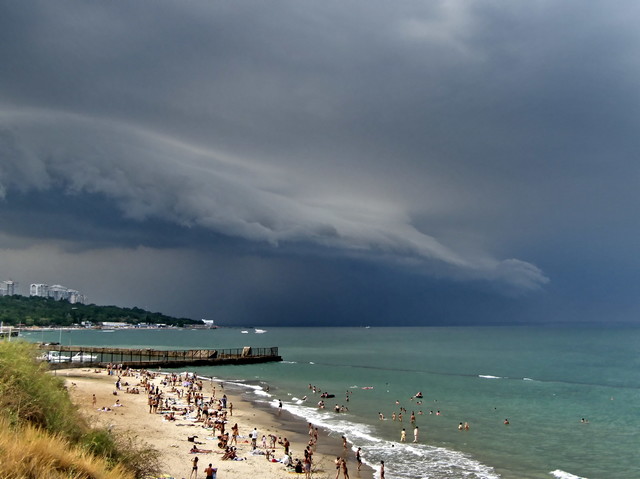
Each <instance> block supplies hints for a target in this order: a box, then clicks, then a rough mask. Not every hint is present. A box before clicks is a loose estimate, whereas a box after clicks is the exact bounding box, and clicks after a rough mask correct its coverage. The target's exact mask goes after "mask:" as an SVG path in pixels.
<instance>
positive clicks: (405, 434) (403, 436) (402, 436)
mask: <svg viewBox="0 0 640 479" xmlns="http://www.w3.org/2000/svg"><path fill="white" fill-rule="evenodd" d="M406 440H407V431H406V429H405V428H402V432H401V433H400V442H405V441H406Z"/></svg>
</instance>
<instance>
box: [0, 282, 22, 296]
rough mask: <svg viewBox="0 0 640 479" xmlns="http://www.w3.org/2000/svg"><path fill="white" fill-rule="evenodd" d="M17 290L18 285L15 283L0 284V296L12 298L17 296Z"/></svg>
mask: <svg viewBox="0 0 640 479" xmlns="http://www.w3.org/2000/svg"><path fill="white" fill-rule="evenodd" d="M17 290H18V283H16V282H15V281H11V280H9V281H3V282H2V283H0V296H13V295H14V294H17V293H16V291H17Z"/></svg>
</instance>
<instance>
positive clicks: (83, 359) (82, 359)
mask: <svg viewBox="0 0 640 479" xmlns="http://www.w3.org/2000/svg"><path fill="white" fill-rule="evenodd" d="M96 359H98V355H97V354H88V353H78V354H76V355H75V356H73V357H72V358H71V361H73V362H74V363H75V362H77V363H89V362H92V361H95V360H96Z"/></svg>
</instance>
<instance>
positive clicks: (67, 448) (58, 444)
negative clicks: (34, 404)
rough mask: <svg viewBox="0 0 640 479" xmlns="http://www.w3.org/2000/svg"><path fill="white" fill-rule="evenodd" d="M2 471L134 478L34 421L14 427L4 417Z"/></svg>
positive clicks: (27, 476)
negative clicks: (31, 423)
mask: <svg viewBox="0 0 640 479" xmlns="http://www.w3.org/2000/svg"><path fill="white" fill-rule="evenodd" d="M0 471H2V472H1V475H2V477H3V478H4V479H31V478H33V479H36V478H45V477H46V478H50V479H63V478H64V479H133V478H134V475H133V473H131V472H128V471H126V470H125V469H124V468H122V467H121V466H119V465H116V466H115V467H113V468H110V465H109V464H108V463H107V461H105V460H104V459H101V458H97V457H95V456H93V455H91V454H90V453H87V452H86V451H84V450H83V449H82V448H80V447H76V446H72V445H71V444H70V443H69V442H67V441H66V440H64V439H62V438H60V437H59V436H54V435H50V434H49V433H47V432H45V431H43V430H41V429H38V428H36V427H34V426H31V425H25V426H21V427H18V428H12V427H11V426H10V425H8V424H7V422H6V421H5V420H0Z"/></svg>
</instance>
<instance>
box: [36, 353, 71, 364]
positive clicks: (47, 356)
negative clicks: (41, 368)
mask: <svg viewBox="0 0 640 479" xmlns="http://www.w3.org/2000/svg"><path fill="white" fill-rule="evenodd" d="M40 359H42V360H43V361H48V362H50V363H67V362H69V361H71V357H70V356H66V355H64V354H60V351H49V352H48V353H44V354H43V355H42V356H40Z"/></svg>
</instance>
